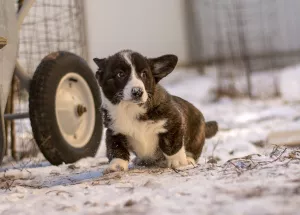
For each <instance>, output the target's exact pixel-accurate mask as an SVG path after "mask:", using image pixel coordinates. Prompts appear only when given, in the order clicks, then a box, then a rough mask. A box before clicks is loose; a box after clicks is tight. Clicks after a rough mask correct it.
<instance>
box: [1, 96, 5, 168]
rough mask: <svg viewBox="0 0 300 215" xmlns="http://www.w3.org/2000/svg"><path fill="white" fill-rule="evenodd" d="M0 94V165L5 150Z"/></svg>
mask: <svg viewBox="0 0 300 215" xmlns="http://www.w3.org/2000/svg"><path fill="white" fill-rule="evenodd" d="M1 102H2V99H1V94H0V164H1V162H2V159H3V156H4V154H5V150H6V138H5V127H4V119H3V114H2V109H1Z"/></svg>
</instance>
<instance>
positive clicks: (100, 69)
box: [93, 58, 106, 84]
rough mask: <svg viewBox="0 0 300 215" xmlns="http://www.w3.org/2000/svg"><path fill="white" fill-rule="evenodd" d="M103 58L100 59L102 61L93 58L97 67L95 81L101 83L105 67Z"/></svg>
mask: <svg viewBox="0 0 300 215" xmlns="http://www.w3.org/2000/svg"><path fill="white" fill-rule="evenodd" d="M105 60H106V59H105V58H102V59H99V58H94V59H93V61H94V62H95V63H96V64H97V66H98V67H99V69H98V71H97V72H96V75H95V76H96V79H97V81H98V82H99V84H100V82H101V79H102V71H103V69H104V66H105Z"/></svg>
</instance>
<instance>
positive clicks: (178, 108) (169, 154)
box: [94, 50, 218, 172]
mask: <svg viewBox="0 0 300 215" xmlns="http://www.w3.org/2000/svg"><path fill="white" fill-rule="evenodd" d="M94 62H95V63H96V64H97V65H98V67H99V69H98V71H97V72H96V78H97V80H98V82H99V84H100V87H101V94H102V110H103V117H104V125H105V127H107V131H106V146H107V157H108V159H109V161H110V164H109V167H108V168H107V170H106V171H107V172H111V171H118V170H128V163H129V159H130V151H132V152H134V153H135V155H136V161H138V163H140V164H154V165H156V164H161V163H165V164H166V165H167V166H168V167H173V168H176V167H179V166H185V165H188V164H189V163H192V164H195V163H196V162H197V160H198V158H199V156H200V154H201V151H202V148H203V145H204V141H205V138H210V137H212V136H214V135H215V134H216V133H217V129H218V127H217V123H216V122H214V121H213V122H207V123H205V121H204V117H203V115H202V114H201V112H200V111H199V110H198V109H196V108H195V107H194V106H193V105H192V104H190V103H189V102H187V101H185V100H183V99H181V98H179V97H176V96H172V95H170V94H169V93H168V92H167V91H166V90H165V89H164V88H163V87H162V86H161V85H160V84H159V81H160V80H161V79H162V78H164V77H165V76H167V75H168V74H170V73H171V72H172V71H173V69H174V68H175V66H176V64H177V57H176V56H175V55H163V56H161V57H158V58H146V57H144V56H142V55H141V54H139V53H137V52H133V51H131V50H124V51H120V52H118V53H116V54H114V55H112V56H110V57H108V58H103V59H98V58H94ZM187 87H188V86H187ZM191 93H197V92H191Z"/></svg>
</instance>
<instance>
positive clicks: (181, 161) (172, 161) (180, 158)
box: [165, 147, 188, 168]
mask: <svg viewBox="0 0 300 215" xmlns="http://www.w3.org/2000/svg"><path fill="white" fill-rule="evenodd" d="M165 157H166V159H167V165H168V167H170V168H178V167H181V166H187V165H188V161H187V159H186V154H185V149H184V147H182V148H181V149H180V150H179V151H178V152H177V153H176V154H174V155H171V156H168V155H166V154H165Z"/></svg>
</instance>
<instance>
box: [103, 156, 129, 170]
mask: <svg viewBox="0 0 300 215" xmlns="http://www.w3.org/2000/svg"><path fill="white" fill-rule="evenodd" d="M127 170H128V161H127V160H123V159H120V158H114V159H112V160H111V161H110V163H109V166H108V167H107V168H106V169H105V170H104V173H105V174H106V173H110V172H118V171H127Z"/></svg>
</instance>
